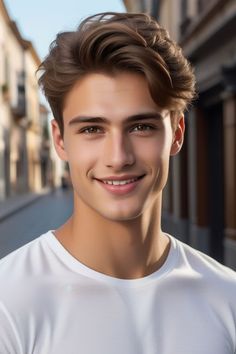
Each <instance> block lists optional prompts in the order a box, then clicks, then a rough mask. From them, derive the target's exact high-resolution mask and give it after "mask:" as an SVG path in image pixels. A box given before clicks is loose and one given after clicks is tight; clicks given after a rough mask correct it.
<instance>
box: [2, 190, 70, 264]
mask: <svg viewBox="0 0 236 354" xmlns="http://www.w3.org/2000/svg"><path fill="white" fill-rule="evenodd" d="M72 208H73V202H72V193H71V191H62V190H57V191H56V192H54V193H50V194H46V195H44V196H42V197H41V198H39V199H38V200H37V201H35V202H34V203H32V204H30V205H29V206H27V207H25V208H23V209H21V210H19V212H17V213H15V214H14V215H12V216H11V217H9V218H7V219H5V220H3V221H2V222H0V258H2V257H4V256H5V255H7V254H8V253H10V252H11V251H13V250H15V249H16V248H18V247H20V246H22V245H24V244H25V243H27V242H29V241H31V240H33V239H34V238H36V237H38V236H40V235H41V234H42V233H44V232H46V231H48V230H52V229H55V228H57V227H58V226H59V225H61V224H63V223H64V222H65V220H66V219H67V218H68V217H69V216H70V215H71V213H72Z"/></svg>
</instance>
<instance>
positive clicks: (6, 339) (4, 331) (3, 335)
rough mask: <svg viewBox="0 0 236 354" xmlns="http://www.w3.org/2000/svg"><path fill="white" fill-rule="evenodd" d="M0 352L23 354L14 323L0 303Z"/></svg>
mask: <svg viewBox="0 0 236 354" xmlns="http://www.w3.org/2000/svg"><path fill="white" fill-rule="evenodd" d="M0 353H1V354H3V353H4V354H24V353H23V351H22V348H21V344H20V338H19V335H18V333H17V330H16V328H15V326H14V323H13V321H12V319H11V317H10V315H9V313H8V311H7V310H6V309H5V307H4V306H3V305H2V304H1V303H0Z"/></svg>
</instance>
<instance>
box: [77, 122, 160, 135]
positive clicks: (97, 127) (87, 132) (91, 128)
mask: <svg viewBox="0 0 236 354" xmlns="http://www.w3.org/2000/svg"><path fill="white" fill-rule="evenodd" d="M137 127H142V128H143V127H145V128H148V129H145V130H138V131H139V132H146V131H150V130H156V129H157V128H156V127H154V126H153V125H150V124H137V125H135V126H134V127H133V128H132V129H135V128H137ZM94 129H97V130H98V129H100V130H101V129H102V128H101V127H99V126H89V127H84V128H82V129H81V130H80V131H79V133H84V134H88V135H89V134H96V133H97V132H94V131H93V132H91V131H90V132H89V130H94Z"/></svg>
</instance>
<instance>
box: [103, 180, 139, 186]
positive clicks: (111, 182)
mask: <svg viewBox="0 0 236 354" xmlns="http://www.w3.org/2000/svg"><path fill="white" fill-rule="evenodd" d="M137 179H138V178H132V179H127V180H124V181H103V183H105V184H113V185H114V186H119V185H121V186H122V185H124V184H128V183H131V182H134V181H136V180H137Z"/></svg>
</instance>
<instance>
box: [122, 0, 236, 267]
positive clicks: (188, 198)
mask: <svg viewBox="0 0 236 354" xmlns="http://www.w3.org/2000/svg"><path fill="white" fill-rule="evenodd" d="M131 2H132V1H131ZM137 2H139V1H137ZM137 2H136V6H137ZM142 5H143V11H144V12H148V13H150V14H152V15H153V16H155V17H156V18H157V19H158V21H159V22H160V24H161V25H163V26H164V27H165V28H167V29H168V31H169V32H170V35H171V37H172V38H173V39H175V40H176V41H178V43H180V45H181V47H182V48H183V51H184V53H185V55H186V56H187V57H188V59H189V60H190V62H191V63H192V64H193V66H194V68H195V73H196V78H197V90H198V99H197V101H196V102H195V103H194V106H193V107H192V108H191V109H190V110H189V111H188V112H187V113H186V136H185V144H184V147H183V149H182V151H181V153H180V154H179V155H178V156H176V157H174V158H173V159H172V160H171V166H170V179H169V183H168V185H167V187H166V190H165V198H164V205H163V215H164V217H163V226H164V228H165V229H166V230H167V231H169V232H171V233H173V234H175V235H176V236H178V237H180V238H182V239H184V241H186V242H188V243H189V244H191V245H192V246H194V247H196V248H198V249H200V250H202V251H204V252H206V253H208V254H209V255H211V256H212V257H214V258H215V259H217V260H219V261H221V262H223V263H225V264H226V265H228V266H231V267H233V268H236V158H235V156H236V36H235V33H236V2H235V1H234V0H210V1H201V0H162V1H161V0H160V1H152V5H151V6H150V4H149V2H145V1H143V2H142ZM127 9H128V7H127ZM150 9H151V11H150ZM129 10H130V11H131V10H132V9H129Z"/></svg>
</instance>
